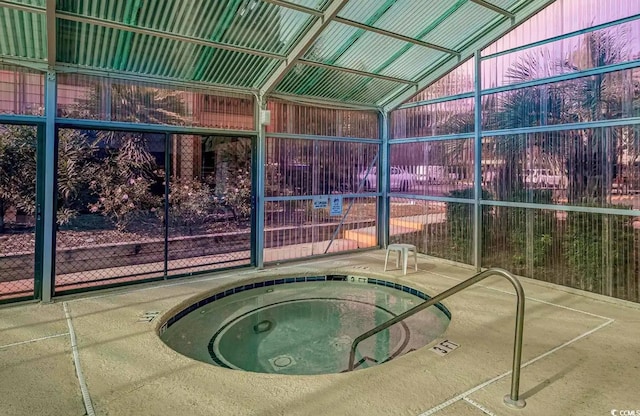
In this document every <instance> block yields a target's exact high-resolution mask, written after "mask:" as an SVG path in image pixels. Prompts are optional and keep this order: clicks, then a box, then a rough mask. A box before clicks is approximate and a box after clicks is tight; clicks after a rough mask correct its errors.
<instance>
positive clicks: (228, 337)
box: [161, 281, 450, 374]
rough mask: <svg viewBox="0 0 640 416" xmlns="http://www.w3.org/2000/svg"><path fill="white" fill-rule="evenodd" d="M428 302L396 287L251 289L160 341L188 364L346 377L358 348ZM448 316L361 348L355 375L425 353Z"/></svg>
mask: <svg viewBox="0 0 640 416" xmlns="http://www.w3.org/2000/svg"><path fill="white" fill-rule="evenodd" d="M421 302H424V300H423V299H421V298H420V297H418V296H416V295H413V294H410V293H407V292H404V291H401V290H398V289H394V288H391V287H385V286H380V285H374V284H368V283H351V282H346V281H323V282H302V283H290V284H282V285H275V286H270V287H261V288H254V289H250V290H245V291H243V292H240V293H236V294H233V295H231V296H226V297H224V298H222V299H219V300H216V301H214V302H211V303H209V304H207V305H205V306H202V307H200V308H198V309H195V310H194V311H192V312H190V313H189V314H187V315H186V316H184V317H182V318H181V319H180V320H178V321H177V322H175V323H174V324H172V325H171V326H169V327H168V328H167V329H166V330H164V332H163V333H162V334H161V338H162V339H163V341H164V342H165V343H167V345H169V346H170V347H171V348H173V349H174V350H176V351H178V352H179V353H181V354H183V355H186V356H188V357H191V358H194V359H196V360H200V361H203V362H207V363H210V364H214V365H218V366H221V367H226V368H232V369H237V370H245V371H253V372H262V373H278V374H324V373H338V372H342V371H346V369H347V368H348V365H349V363H348V359H349V350H350V347H351V343H352V342H353V340H354V339H355V338H356V337H357V336H358V335H360V334H362V333H363V332H365V331H367V330H369V329H371V328H373V327H375V326H376V325H378V324H380V323H382V322H385V321H387V320H389V319H390V318H393V317H394V316H396V315H398V314H400V313H402V312H404V311H406V310H408V309H410V308H411V307H413V306H415V305H417V304H419V303H421ZM443 310H446V309H444V308H442V309H440V308H438V307H435V306H434V307H430V308H428V309H426V310H424V311H421V312H419V313H417V314H416V315H414V316H412V317H410V318H408V319H406V320H404V321H402V322H400V323H398V324H396V325H393V326H391V327H390V328H388V329H387V330H384V331H382V332H380V333H379V334H377V335H375V336H373V337H371V338H370V339H368V340H365V341H363V342H362V343H361V344H360V345H359V347H358V350H357V354H356V360H357V367H356V369H360V368H367V367H370V366H373V365H378V364H381V363H384V362H386V361H388V360H390V359H393V358H395V357H398V356H400V355H402V354H405V353H407V352H410V351H413V350H415V349H418V348H420V347H423V346H425V345H427V344H429V343H430V342H432V341H433V340H435V339H436V338H437V337H439V336H440V335H441V334H442V333H443V332H444V331H445V330H446V328H447V326H448V324H449V321H450V318H449V316H448V315H447V314H446V313H445V312H443Z"/></svg>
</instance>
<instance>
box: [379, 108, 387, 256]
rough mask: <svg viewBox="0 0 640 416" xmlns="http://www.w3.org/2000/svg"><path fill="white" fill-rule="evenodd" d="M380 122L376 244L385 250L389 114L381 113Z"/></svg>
mask: <svg viewBox="0 0 640 416" xmlns="http://www.w3.org/2000/svg"><path fill="white" fill-rule="evenodd" d="M378 119H379V120H380V137H381V139H382V143H380V152H379V153H380V161H379V164H378V168H377V171H378V172H379V174H378V181H379V183H378V189H379V190H380V191H381V192H382V195H381V196H380V197H379V198H380V199H379V201H378V244H379V245H380V246H381V247H382V248H385V247H387V245H388V244H389V222H390V218H389V215H390V209H389V205H390V201H389V169H390V166H389V114H388V113H386V112H384V111H381V112H380V116H379V118H378Z"/></svg>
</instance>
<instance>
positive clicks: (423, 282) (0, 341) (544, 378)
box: [0, 251, 640, 416]
mask: <svg viewBox="0 0 640 416" xmlns="http://www.w3.org/2000/svg"><path fill="white" fill-rule="evenodd" d="M383 263H384V251H371V252H365V253H361V254H357V255H348V256H335V257H327V258H323V259H318V260H314V261H306V262H300V263H288V264H283V265H279V266H274V267H271V268H269V269H266V270H262V271H258V270H238V271H230V272H225V273H218V274H212V275H208V276H203V277H198V278H192V279H183V280H172V281H168V282H166V283H164V284H162V283H161V284H155V285H144V286H135V287H128V288H123V289H120V290H114V291H109V292H106V291H105V292H98V293H93V294H86V295H84V296H83V297H76V298H73V299H71V298H69V299H65V300H58V301H57V303H54V304H52V305H17V306H12V307H7V308H2V309H0V414H2V415H5V414H6V415H32V414H51V415H83V414H85V409H84V406H83V400H82V397H81V392H80V386H79V383H78V379H77V377H76V373H75V368H74V362H73V360H72V358H73V357H72V351H71V342H70V338H69V334H68V331H69V329H68V327H67V322H66V319H65V315H64V311H63V309H62V304H63V302H65V303H66V306H67V308H68V310H69V312H70V315H71V320H72V325H73V328H74V330H75V334H76V336H77V342H78V349H79V359H80V368H81V370H82V373H83V374H84V377H85V379H86V385H87V391H88V394H89V396H90V398H91V403H92V405H93V408H94V409H95V413H96V414H98V415H110V416H114V415H183V414H188V415H287V416H288V415H364V414H366V415H423V414H424V415H428V414H437V415H483V414H497V415H506V414H513V415H578V414H585V415H609V414H611V410H612V409H618V410H624V409H640V396H639V395H638V392H639V391H640V371H639V368H638V367H639V366H640V306H639V305H635V304H629V303H626V302H622V301H617V300H613V299H609V298H605V297H601V296H597V295H591V294H585V293H582V292H579V291H575V290H569V289H565V288H558V287H556V286H553V285H549V284H543V283H540V282H535V281H532V280H529V279H522V282H523V285H524V287H525V293H526V295H527V304H526V316H525V337H524V348H523V358H522V362H523V365H524V367H523V369H522V377H521V389H520V391H521V392H522V396H523V397H524V398H525V399H526V401H527V407H525V408H524V409H522V410H512V409H510V408H508V407H506V406H504V405H503V404H502V397H503V396H504V395H505V394H507V393H508V392H509V383H510V375H509V374H508V372H509V371H510V369H511V359H512V352H513V331H514V311H515V297H514V295H513V294H512V288H511V286H510V284H509V283H508V282H506V281H502V280H501V279H500V278H489V279H487V280H486V281H484V282H482V283H481V284H480V285H479V286H473V287H471V288H468V289H466V290H464V291H463V292H460V293H459V294H457V295H454V296H453V297H451V298H449V299H447V300H446V301H445V302H443V303H444V304H445V305H446V306H447V308H449V310H450V311H451V312H452V315H453V316H452V322H451V324H450V325H449V328H448V329H447V332H446V333H445V334H444V335H443V336H442V338H441V339H438V340H437V341H441V340H443V339H449V340H452V341H454V342H456V343H458V344H460V347H459V348H458V349H456V350H455V351H453V352H451V353H450V354H449V355H447V356H445V357H441V356H439V355H437V354H435V353H434V352H433V351H431V350H430V349H429V347H425V348H422V349H420V350H418V351H415V352H412V353H410V354H407V355H405V356H402V357H400V358H397V359H395V360H393V361H391V362H389V363H386V364H384V365H381V366H377V367H373V368H369V369H365V370H360V371H355V372H352V373H343V374H328V375H322V376H282V375H276V374H256V373H248V372H240V371H234V370H228V369H223V368H218V367H214V366H211V365H208V364H205V363H201V362H196V361H193V360H191V359H189V358H186V357H184V356H182V355H180V354H178V353H176V352H174V351H173V350H171V349H170V348H168V347H167V346H166V345H165V344H164V343H163V342H162V341H161V340H160V339H159V338H158V336H157V335H156V330H157V327H158V324H159V322H161V320H162V318H163V316H164V317H166V316H168V315H169V312H170V311H171V310H172V309H175V308H176V306H177V305H179V304H180V303H181V302H185V301H186V300H188V299H190V298H192V297H194V296H198V295H199V294H202V293H203V292H206V291H211V290H216V289H217V288H220V287H222V286H225V285H236V284H237V282H238V281H241V280H242V279H245V278H254V277H258V276H264V277H265V278H266V277H267V276H272V275H276V274H279V273H286V274H291V273H298V274H300V275H305V274H317V273H318V272H330V271H340V272H344V273H350V274H355V275H365V276H366V275H373V276H374V277H376V276H379V277H384V278H385V279H388V280H397V281H399V282H404V283H408V284H410V285H412V286H414V287H417V288H420V289H422V290H424V291H426V292H427V293H429V294H432V295H433V294H437V293H439V292H441V291H442V290H445V289H446V288H448V287H450V286H453V285H454V284H456V283H457V282H458V281H460V280H463V279H464V278H467V277H470V276H471V275H472V274H473V270H471V269H468V268H464V267H459V266H455V265H451V264H448V263H446V262H443V261H440V260H437V259H433V258H429V257H426V256H420V257H419V269H420V270H419V271H418V272H413V270H409V271H408V274H407V275H406V276H402V272H401V271H391V272H387V273H383V272H382V268H383ZM150 311H154V312H159V313H160V316H159V317H158V318H156V319H155V320H154V321H152V322H139V317H140V315H141V314H143V313H144V312H150ZM51 336H53V337H52V338H47V337H51ZM41 338H42V339H41ZM437 341H436V342H437Z"/></svg>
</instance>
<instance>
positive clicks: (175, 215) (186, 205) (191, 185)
mask: <svg viewBox="0 0 640 416" xmlns="http://www.w3.org/2000/svg"><path fill="white" fill-rule="evenodd" d="M213 204H214V201H213V199H212V192H211V188H209V186H208V185H207V184H206V183H203V182H200V181H199V180H197V179H191V178H176V177H172V178H171V181H170V182H169V224H171V225H182V226H187V227H191V226H193V225H196V224H202V223H204V222H205V221H206V219H207V217H208V216H209V214H210V212H211V208H212V206H213Z"/></svg>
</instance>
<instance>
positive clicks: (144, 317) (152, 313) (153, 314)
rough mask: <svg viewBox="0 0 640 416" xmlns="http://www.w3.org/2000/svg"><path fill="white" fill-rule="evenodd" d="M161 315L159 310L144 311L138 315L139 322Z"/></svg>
mask: <svg viewBox="0 0 640 416" xmlns="http://www.w3.org/2000/svg"><path fill="white" fill-rule="evenodd" d="M158 315H160V312H159V311H149V312H144V313H143V314H142V315H140V316H139V317H138V322H151V321H153V320H154V319H155V318H156V316H158Z"/></svg>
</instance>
